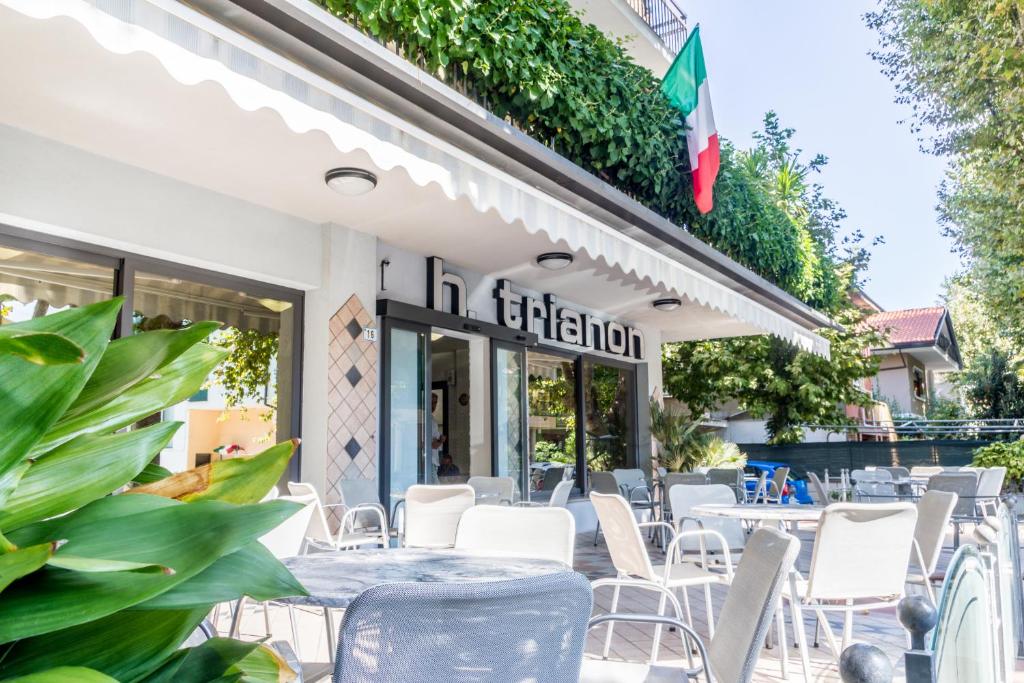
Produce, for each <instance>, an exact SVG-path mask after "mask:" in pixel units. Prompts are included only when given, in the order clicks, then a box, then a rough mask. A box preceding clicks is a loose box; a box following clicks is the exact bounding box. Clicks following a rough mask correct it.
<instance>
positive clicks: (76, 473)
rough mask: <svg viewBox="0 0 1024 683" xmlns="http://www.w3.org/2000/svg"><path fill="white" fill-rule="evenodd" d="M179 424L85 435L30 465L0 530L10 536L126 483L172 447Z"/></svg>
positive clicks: (3, 512) (4, 510)
mask: <svg viewBox="0 0 1024 683" xmlns="http://www.w3.org/2000/svg"><path fill="white" fill-rule="evenodd" d="M180 426H181V423H180V422H161V423H159V424H155V425H152V426H150V427H146V428H144V429H137V430H134V431H130V432H121V433H117V434H105V435H102V436H97V435H88V434H87V435H85V436H80V437H78V438H76V439H73V440H72V441H68V442H67V443H65V444H64V445H62V446H59V447H58V448H56V449H54V450H53V451H51V452H49V453H47V454H46V455H45V456H43V457H41V458H40V459H39V460H37V461H35V462H34V463H32V466H31V467H30V468H29V470H28V472H27V473H26V474H25V476H24V477H22V479H21V482H20V483H19V484H18V486H17V488H16V489H15V490H14V493H13V494H11V496H10V498H9V499H8V501H7V504H6V505H4V506H2V507H0V529H4V530H11V529H17V528H18V527H21V526H24V525H25V524H29V523H31V522H35V521H38V520H41V519H45V518H47V517H53V516H54V515H60V514H63V513H65V512H68V511H70V510H75V509H77V508H80V507H82V506H83V505H85V504H87V503H91V502H92V501H94V500H96V499H98V498H101V497H103V496H105V495H107V494H108V493H110V492H111V491H114V490H116V489H118V488H120V487H121V486H123V485H124V484H127V483H128V482H130V481H131V480H132V479H133V478H134V477H135V476H136V475H137V474H138V473H139V472H140V471H141V470H142V468H143V467H145V466H146V463H148V462H149V461H150V460H152V459H153V458H154V457H155V456H156V455H157V454H158V453H159V452H160V450H161V449H163V448H164V447H165V446H167V444H168V443H170V441H171V438H172V437H173V436H174V433H175V432H176V431H177V430H178V427H180Z"/></svg>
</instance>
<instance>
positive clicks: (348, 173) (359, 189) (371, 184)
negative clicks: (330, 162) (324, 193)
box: [324, 168, 377, 197]
mask: <svg viewBox="0 0 1024 683" xmlns="http://www.w3.org/2000/svg"><path fill="white" fill-rule="evenodd" d="M324 182H326V183H327V187H329V188H331V189H332V190H334V191H335V192H337V193H338V194H343V195H345V196H346V197H356V196H358V195H361V194H366V193H367V192H370V191H371V190H373V188H375V187H377V176H375V175H374V174H372V173H370V172H369V171H366V170H364V169H361V168H332V169H331V170H330V171H328V172H327V173H325V174H324Z"/></svg>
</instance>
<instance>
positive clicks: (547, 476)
mask: <svg viewBox="0 0 1024 683" xmlns="http://www.w3.org/2000/svg"><path fill="white" fill-rule="evenodd" d="M567 469H568V468H565V467H559V466H557V465H552V466H551V467H549V468H547V469H546V470H544V480H543V481H542V482H541V485H540V490H541V491H553V490H554V489H555V487H556V486H558V483H559V482H561V481H563V480H564V479H565V473H566V471H567Z"/></svg>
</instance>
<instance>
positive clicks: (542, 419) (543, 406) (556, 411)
mask: <svg viewBox="0 0 1024 683" xmlns="http://www.w3.org/2000/svg"><path fill="white" fill-rule="evenodd" d="M526 359H527V374H528V376H529V415H530V420H529V426H530V486H531V490H532V491H534V492H535V493H534V494H533V495H534V497H535V498H539V499H543V498H545V497H546V494H547V495H550V491H551V490H552V489H554V488H555V486H557V485H558V482H560V481H561V480H562V479H571V478H573V477H574V476H575V470H576V372H575V363H574V359H572V358H566V357H565V356H558V355H554V354H549V353H543V352H539V351H528V352H527V354H526Z"/></svg>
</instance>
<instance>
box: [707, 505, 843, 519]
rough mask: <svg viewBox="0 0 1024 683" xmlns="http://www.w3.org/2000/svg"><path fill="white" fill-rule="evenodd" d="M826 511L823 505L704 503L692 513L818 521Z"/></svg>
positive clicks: (743, 517)
mask: <svg viewBox="0 0 1024 683" xmlns="http://www.w3.org/2000/svg"><path fill="white" fill-rule="evenodd" d="M824 511H825V507H824V506H822V505H778V504H768V503H757V504H746V505H744V504H739V503H736V504H732V505H729V504H725V503H703V504H701V505H694V506H693V507H692V508H691V509H690V514H691V515H692V516H694V517H725V518H727V519H744V520H747V521H749V522H778V523H780V524H783V523H786V524H788V523H792V522H817V521H819V520H820V519H821V513H822V512H824Z"/></svg>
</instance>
